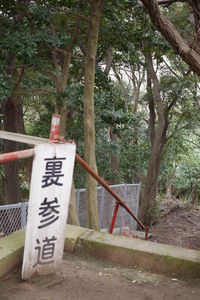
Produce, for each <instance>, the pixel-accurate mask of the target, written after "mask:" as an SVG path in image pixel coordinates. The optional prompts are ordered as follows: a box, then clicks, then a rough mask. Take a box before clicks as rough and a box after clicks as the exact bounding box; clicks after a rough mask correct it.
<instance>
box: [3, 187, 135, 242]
mask: <svg viewBox="0 0 200 300" xmlns="http://www.w3.org/2000/svg"><path fill="white" fill-rule="evenodd" d="M111 188H112V189H113V190H114V191H115V192H116V193H117V194H118V195H120V196H121V197H122V198H123V199H124V200H125V202H126V204H127V205H128V206H129V207H130V208H131V210H132V211H133V212H134V214H135V215H136V216H138V209H139V194H140V184H119V185H112V186H111ZM97 195H98V197H97V199H98V210H99V229H100V230H101V229H104V230H105V231H107V230H108V228H109V226H110V220H111V218H112V213H113V209H114V206H115V199H114V198H113V197H112V196H111V195H110V194H109V193H108V192H107V191H106V190H105V189H104V188H103V187H98V189H97ZM76 203H77V210H78V215H79V221H80V225H81V226H83V227H87V205H86V191H85V189H77V190H76ZM27 214H28V202H22V203H18V204H10V205H2V206H0V236H1V237H2V236H6V235H9V234H11V233H12V232H14V231H16V230H19V229H21V228H23V227H24V226H25V225H26V221H27ZM124 227H128V228H129V229H130V230H136V227H137V223H136V221H135V220H134V219H133V218H132V217H131V216H130V214H129V213H128V212H127V211H126V210H125V209H124V208H123V207H122V206H120V207H119V211H118V215H117V219H116V222H115V228H119V230H120V231H121V232H122V231H123V228H124Z"/></svg>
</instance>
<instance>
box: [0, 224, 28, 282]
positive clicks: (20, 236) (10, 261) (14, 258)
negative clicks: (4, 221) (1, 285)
mask: <svg viewBox="0 0 200 300" xmlns="http://www.w3.org/2000/svg"><path fill="white" fill-rule="evenodd" d="M24 238H25V231H24V230H19V231H16V232H15V233H13V234H11V235H10V236H8V237H5V238H3V239H1V240H0V277H2V276H4V275H6V274H7V273H9V272H10V271H11V270H12V269H13V268H14V267H16V266H17V265H19V264H20V263H21V262H22V258H23V249H24Z"/></svg>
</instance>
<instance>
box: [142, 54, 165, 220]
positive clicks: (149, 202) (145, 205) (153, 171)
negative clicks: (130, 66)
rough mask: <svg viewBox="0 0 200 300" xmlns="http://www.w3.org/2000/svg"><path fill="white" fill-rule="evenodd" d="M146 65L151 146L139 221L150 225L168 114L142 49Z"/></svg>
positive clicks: (148, 59) (149, 60)
mask: <svg viewBox="0 0 200 300" xmlns="http://www.w3.org/2000/svg"><path fill="white" fill-rule="evenodd" d="M143 54H144V56H145V60H146V64H147V97H148V101H149V111H150V120H149V131H150V140H151V146H152V152H151V156H150V159H149V164H148V171H147V176H146V180H145V189H144V197H143V201H142V203H141V207H140V213H139V215H140V219H141V220H142V221H143V222H144V223H145V224H148V225H150V224H151V222H152V219H153V218H154V217H156V215H155V214H156V209H157V203H156V195H157V186H158V178H159V173H160V164H161V160H162V155H163V148H164V145H165V143H166V140H167V139H166V132H167V128H168V112H167V111H164V108H163V103H162V99H161V95H160V83H159V81H158V78H157V75H156V72H155V70H154V67H153V59H152V55H151V53H149V52H148V50H146V49H145V48H144V49H143ZM151 80H152V83H153V93H152V92H151V91H150V90H151V82H150V81H151ZM155 104H156V105H155ZM155 107H156V111H157V116H158V124H157V130H155V128H156V124H155Z"/></svg>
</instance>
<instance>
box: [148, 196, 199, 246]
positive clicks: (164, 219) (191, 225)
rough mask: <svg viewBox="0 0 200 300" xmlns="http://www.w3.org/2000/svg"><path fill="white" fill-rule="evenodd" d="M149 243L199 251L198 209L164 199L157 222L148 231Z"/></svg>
mask: <svg viewBox="0 0 200 300" xmlns="http://www.w3.org/2000/svg"><path fill="white" fill-rule="evenodd" d="M150 232H151V233H152V237H151V238H150V241H154V242H158V243H164V244H170V245H175V246H180V247H184V248H188V249H197V250H200V234H199V233H200V207H199V206H193V207H191V206H188V205H184V204H183V202H181V201H180V200H174V199H170V200H169V199H166V200H164V201H163V202H162V204H161V207H160V217H159V219H158V222H157V223H156V224H155V225H154V226H152V228H151V229H150Z"/></svg>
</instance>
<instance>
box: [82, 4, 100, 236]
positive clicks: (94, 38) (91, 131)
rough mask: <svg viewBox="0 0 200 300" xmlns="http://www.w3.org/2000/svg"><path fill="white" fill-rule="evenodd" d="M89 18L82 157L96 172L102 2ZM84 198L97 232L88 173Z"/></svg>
mask: <svg viewBox="0 0 200 300" xmlns="http://www.w3.org/2000/svg"><path fill="white" fill-rule="evenodd" d="M90 3H91V16H90V24H89V32H88V42H87V53H86V58H85V82H84V94H83V105H84V139H85V148H84V156H85V160H86V162H87V163H88V164H89V166H90V167H91V168H92V169H93V170H94V171H95V172H97V166H96V157H95V124H94V79H95V60H96V52H97V44H98V36H99V27H100V19H101V11H102V7H103V1H102V0H94V1H90ZM86 198H87V209H88V227H89V228H92V229H95V230H98V228H99V221H98V203H97V182H96V180H95V179H93V178H92V177H91V176H90V175H89V174H88V173H87V174H86Z"/></svg>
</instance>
